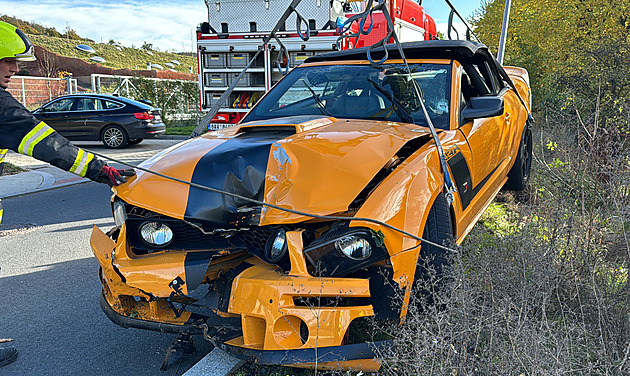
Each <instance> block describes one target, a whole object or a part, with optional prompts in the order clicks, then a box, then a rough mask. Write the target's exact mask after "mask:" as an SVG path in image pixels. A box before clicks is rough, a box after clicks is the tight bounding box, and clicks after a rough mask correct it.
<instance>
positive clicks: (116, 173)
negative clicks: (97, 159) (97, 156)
mask: <svg viewBox="0 0 630 376" xmlns="http://www.w3.org/2000/svg"><path fill="white" fill-rule="evenodd" d="M135 174H136V173H135V171H134V170H133V169H129V170H118V169H115V168H113V167H110V166H108V165H105V166H103V169H102V170H101V172H100V173H99V174H98V176H97V177H96V179H94V181H95V182H97V183H105V184H107V185H109V186H110V187H113V186H115V185H118V184H122V183H126V182H127V179H125V176H134V175H135Z"/></svg>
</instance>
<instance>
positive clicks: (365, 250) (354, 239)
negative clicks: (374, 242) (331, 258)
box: [335, 235, 372, 261]
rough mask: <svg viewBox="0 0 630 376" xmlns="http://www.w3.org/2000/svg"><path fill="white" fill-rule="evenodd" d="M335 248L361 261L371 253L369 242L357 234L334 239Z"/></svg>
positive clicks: (348, 256) (350, 257) (352, 258)
mask: <svg viewBox="0 0 630 376" xmlns="http://www.w3.org/2000/svg"><path fill="white" fill-rule="evenodd" d="M335 248H337V250H338V251H339V252H341V253H343V254H344V255H345V256H346V257H347V258H349V259H351V260H357V261H361V260H365V259H366V258H368V257H370V256H371V255H372V246H370V243H369V242H368V241H367V240H365V239H364V238H362V237H360V236H357V235H349V236H344V237H343V238H341V239H339V240H337V241H335Z"/></svg>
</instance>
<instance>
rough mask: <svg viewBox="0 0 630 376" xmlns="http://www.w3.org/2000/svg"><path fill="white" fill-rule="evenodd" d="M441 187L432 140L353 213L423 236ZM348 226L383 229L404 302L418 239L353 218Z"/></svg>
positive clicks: (408, 288)
mask: <svg viewBox="0 0 630 376" xmlns="http://www.w3.org/2000/svg"><path fill="white" fill-rule="evenodd" d="M443 187H444V176H443V174H442V171H441V167H440V161H439V158H438V154H437V151H436V148H435V146H434V144H433V143H431V145H430V147H428V148H427V147H425V148H423V149H422V150H421V151H420V152H419V153H418V154H417V155H416V156H412V157H410V158H409V159H408V160H407V161H405V162H404V163H403V164H402V165H401V166H399V168H398V169H397V171H396V173H394V174H392V175H390V176H389V177H388V178H386V179H385V180H384V181H383V182H382V183H381V184H380V185H379V186H378V187H377V188H376V189H375V190H374V192H372V194H371V195H370V197H369V198H368V199H367V200H366V202H365V203H364V204H363V206H362V207H361V208H360V209H359V211H358V212H357V214H356V217H364V218H372V219H376V220H379V221H382V222H385V223H387V224H389V225H392V226H394V227H396V228H399V229H402V230H405V231H406V232H409V233H411V234H414V235H417V236H419V237H422V235H423V232H424V224H425V222H426V218H427V216H428V215H429V210H430V209H431V205H432V204H433V201H434V200H435V198H436V197H437V195H438V194H439V193H440V192H441V191H442V189H443ZM410 192H413V193H410ZM350 226H353V227H369V228H372V229H373V230H374V231H379V230H380V231H382V232H383V234H384V235H385V238H384V240H385V245H386V247H387V250H388V252H389V254H390V260H391V264H392V268H393V271H394V275H393V280H394V281H395V282H396V283H398V285H399V286H400V287H401V288H405V289H406V290H405V291H406V297H405V298H406V299H405V300H406V302H405V303H407V302H408V298H409V292H410V290H411V286H412V284H413V280H414V276H415V271H416V263H417V260H418V255H419V254H420V250H421V247H417V248H413V247H416V246H417V245H418V243H419V242H418V240H416V239H413V238H410V237H408V236H404V235H403V234H401V233H400V232H397V231H394V230H392V229H389V228H387V227H384V226H381V225H378V224H375V223H372V222H364V221H353V222H351V224H350ZM404 306H406V304H405V305H404ZM403 314H404V312H403Z"/></svg>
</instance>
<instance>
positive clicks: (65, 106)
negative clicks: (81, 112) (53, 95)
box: [44, 98, 74, 112]
mask: <svg viewBox="0 0 630 376" xmlns="http://www.w3.org/2000/svg"><path fill="white" fill-rule="evenodd" d="M73 103H74V98H64V99H60V100H58V101H54V102H52V103H50V104H49V105H47V106H44V110H45V111H46V112H62V111H72V104H73Z"/></svg>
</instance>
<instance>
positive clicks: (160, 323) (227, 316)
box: [90, 225, 390, 371]
mask: <svg viewBox="0 0 630 376" xmlns="http://www.w3.org/2000/svg"><path fill="white" fill-rule="evenodd" d="M287 240H288V253H289V258H290V263H291V269H290V272H288V273H285V272H283V271H281V270H279V269H277V268H276V267H275V266H272V265H268V264H266V263H263V262H262V261H260V260H259V259H258V258H256V257H253V256H251V255H247V254H244V255H241V256H239V255H226V256H223V257H218V258H209V259H207V260H204V261H200V260H201V259H204V257H203V255H207V254H208V253H209V252H204V251H195V252H190V251H188V252H186V251H163V252H158V253H154V254H148V255H142V256H138V255H134V254H133V253H132V252H131V249H130V248H129V245H128V244H127V242H126V239H125V231H124V225H123V228H122V229H121V231H120V235H119V236H118V238H117V241H114V240H112V239H111V238H110V237H109V236H107V235H106V234H104V233H103V232H102V231H101V230H100V229H98V228H97V227H94V229H93V232H92V236H91V239H90V241H91V246H92V250H93V252H94V254H95V256H96V258H97V260H98V262H99V264H100V266H101V273H100V274H101V281H102V284H103V293H102V296H101V307H102V309H103V311H104V312H105V314H106V315H107V317H108V318H109V319H110V320H111V321H112V322H114V323H116V324H117V325H119V326H122V327H134V328H141V329H147V330H154V331H161V332H167V333H183V334H204V336H205V337H206V338H207V339H209V340H211V341H212V342H213V343H214V344H215V345H216V346H218V347H219V348H222V349H223V350H225V351H228V352H229V353H231V354H233V355H234V356H237V357H239V358H243V359H246V360H248V361H253V362H257V363H260V364H277V365H293V366H299V367H313V368H315V367H316V368H319V369H328V368H334V369H356V370H364V371H375V370H377V369H378V368H379V367H380V362H379V361H378V360H376V359H375V355H376V353H377V352H378V350H379V348H382V347H386V346H389V345H390V341H380V342H373V343H354V344H352V343H349V341H348V337H349V328H350V325H351V323H352V322H353V321H354V320H356V319H359V318H366V317H373V316H374V309H373V306H372V304H370V297H371V294H370V284H369V280H368V279H367V278H333V277H313V276H312V275H310V274H309V273H308V270H307V266H306V265H307V264H306V260H305V258H304V253H303V246H302V238H301V232H300V231H293V232H289V233H287ZM195 255H197V257H194V256H195ZM199 270H201V271H202V272H201V274H200V273H199Z"/></svg>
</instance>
